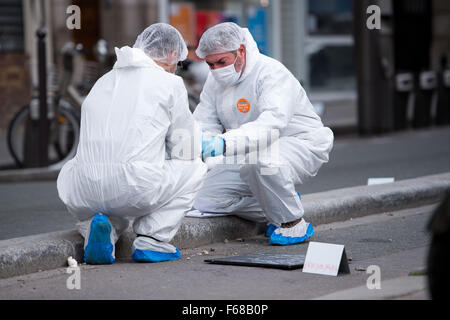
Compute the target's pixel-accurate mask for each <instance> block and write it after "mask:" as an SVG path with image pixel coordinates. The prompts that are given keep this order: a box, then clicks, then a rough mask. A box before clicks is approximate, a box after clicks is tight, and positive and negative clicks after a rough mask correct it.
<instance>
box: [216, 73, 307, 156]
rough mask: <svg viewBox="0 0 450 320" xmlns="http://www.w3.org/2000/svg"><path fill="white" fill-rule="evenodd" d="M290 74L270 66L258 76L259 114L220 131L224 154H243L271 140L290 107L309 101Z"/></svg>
mask: <svg viewBox="0 0 450 320" xmlns="http://www.w3.org/2000/svg"><path fill="white" fill-rule="evenodd" d="M292 78H293V76H292V75H291V74H289V73H286V72H281V71H279V72H278V70H274V71H273V73H272V74H270V75H267V76H266V77H264V78H263V79H261V81H260V83H259V84H258V86H257V88H258V89H257V90H258V91H259V92H260V95H259V98H258V102H257V108H258V111H259V113H260V114H259V116H258V118H257V119H256V120H254V121H251V122H247V123H245V124H243V125H241V126H240V127H239V128H237V129H232V130H229V131H227V132H226V133H225V134H223V138H224V139H225V143H226V155H227V156H233V155H240V154H246V153H249V152H252V151H256V150H257V148H258V147H259V148H261V146H268V145H270V144H271V143H274V142H275V141H276V140H277V139H278V138H279V137H280V136H281V134H280V133H281V131H282V130H283V129H284V128H286V126H287V125H288V124H289V122H290V121H291V119H292V116H293V114H294V110H295V109H297V108H302V107H303V104H304V103H309V100H308V99H307V98H306V93H305V91H304V90H303V88H302V87H301V86H300V84H299V83H298V81H296V80H295V79H292ZM305 98H306V100H305Z"/></svg>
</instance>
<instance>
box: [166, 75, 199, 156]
mask: <svg viewBox="0 0 450 320" xmlns="http://www.w3.org/2000/svg"><path fill="white" fill-rule="evenodd" d="M176 87H177V88H176V89H175V94H174V96H173V106H172V107H171V108H170V109H169V114H170V117H171V124H170V127H169V129H168V131H167V136H166V152H167V154H168V156H169V159H180V160H194V159H196V158H199V157H200V156H201V152H202V142H201V129H200V126H199V125H198V124H197V122H196V121H195V119H194V116H193V115H192V113H191V111H190V110H189V103H188V96H187V91H186V88H185V86H184V84H183V80H182V79H181V78H179V81H178V83H177V86H176Z"/></svg>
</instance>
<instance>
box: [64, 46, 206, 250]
mask: <svg viewBox="0 0 450 320" xmlns="http://www.w3.org/2000/svg"><path fill="white" fill-rule="evenodd" d="M116 55H117V62H116V64H115V65H114V68H113V69H112V70H111V71H110V72H108V73H107V74H105V75H104V76H103V77H101V78H100V79H99V80H98V81H97V82H96V84H95V85H94V87H93V88H92V90H91V91H90V93H89V95H88V96H87V97H86V99H85V101H84V103H83V105H82V114H81V134H80V142H79V145H78V149H77V153H76V156H75V157H74V158H73V159H72V160H70V161H68V162H67V163H66V164H65V165H64V167H63V168H62V170H61V172H60V174H59V176H58V180H57V188H58V193H59V197H60V198H61V200H62V201H63V202H64V204H65V205H66V206H67V208H68V210H69V212H70V213H71V214H72V215H74V216H75V218H76V219H78V220H79V221H80V223H79V224H78V227H79V230H80V232H81V234H82V235H83V236H85V238H86V232H87V230H88V227H89V221H90V219H91V218H92V217H93V216H94V215H95V214H96V213H98V212H100V213H104V214H106V215H107V216H108V218H109V219H110V221H111V224H112V226H113V227H114V228H113V229H114V231H115V232H112V236H111V238H114V239H111V240H112V241H113V243H114V242H116V241H117V238H118V236H119V235H120V233H122V232H123V231H124V229H125V228H126V227H127V226H128V223H129V220H128V218H135V219H134V223H133V229H134V232H136V233H137V234H141V235H146V236H151V237H153V238H155V239H157V240H159V241H162V242H169V241H170V240H171V239H172V238H173V236H174V235H175V233H176V232H177V230H178V228H179V226H180V224H181V221H182V218H183V217H184V215H185V213H186V212H187V211H189V210H190V209H191V208H192V205H193V201H194V197H195V194H196V193H197V191H198V190H199V189H200V187H201V184H202V181H203V179H204V176H205V174H206V165H205V164H204V163H203V162H202V161H201V158H200V153H201V136H200V135H201V133H200V128H199V127H198V126H196V123H195V121H194V118H193V116H192V114H191V112H190V111H189V106H188V100H187V93H186V89H185V87H184V84H183V80H182V79H181V78H180V77H178V76H176V75H174V74H171V73H168V72H165V71H164V69H163V68H161V67H160V66H158V65H157V64H156V63H155V62H154V61H153V60H152V59H151V58H149V57H148V56H147V55H146V54H145V53H144V52H143V51H142V50H141V49H138V48H130V47H127V46H126V47H123V48H121V49H117V48H116ZM141 238H144V237H141ZM138 239H139V238H138ZM86 241H87V239H85V242H86ZM134 247H135V248H134V249H142V250H147V249H148V248H146V246H145V241H144V242H142V241H141V243H140V244H139V243H136V241H135V243H134ZM151 249H152V250H154V247H152V248H151Z"/></svg>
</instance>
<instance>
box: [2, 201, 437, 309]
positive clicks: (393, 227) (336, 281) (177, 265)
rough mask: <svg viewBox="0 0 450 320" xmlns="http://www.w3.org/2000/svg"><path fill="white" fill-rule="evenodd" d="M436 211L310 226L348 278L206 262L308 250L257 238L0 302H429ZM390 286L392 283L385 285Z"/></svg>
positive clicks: (24, 291)
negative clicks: (339, 257)
mask: <svg viewBox="0 0 450 320" xmlns="http://www.w3.org/2000/svg"><path fill="white" fill-rule="evenodd" d="M434 208H435V207H434V206H426V207H421V208H415V209H408V210H402V211H397V212H392V213H386V214H378V215H373V216H366V217H363V218H357V219H353V220H349V221H345V222H338V223H333V224H327V225H320V226H318V227H316V229H315V234H314V235H313V237H312V238H311V241H317V242H327V243H334V244H343V245H345V250H346V253H347V257H348V259H349V263H350V264H349V267H350V274H340V275H338V276H337V277H334V276H324V275H318V274H310V273H304V272H302V269H296V270H289V271H287V270H279V269H269V268H259V267H258V268H255V267H243V266H225V265H213V264H208V263H205V262H204V260H205V259H209V258H218V257H225V256H232V255H245V254H249V253H285V254H306V252H307V249H308V242H307V243H302V244H299V245H294V246H283V247H282V246H271V245H269V244H268V239H267V238H265V237H263V236H258V237H252V238H246V239H239V240H233V241H228V242H223V243H215V244H211V245H208V246H203V247H199V248H194V249H186V250H180V251H181V254H182V258H181V260H179V261H170V262H163V263H156V264H145V263H135V262H133V261H132V260H130V259H123V260H118V261H116V262H115V263H114V264H113V265H104V266H92V265H85V264H81V266H80V272H79V275H80V278H79V279H80V282H79V284H80V285H79V289H77V288H76V287H75V288H73V287H72V289H68V287H67V279H68V278H69V277H70V274H68V273H66V268H60V269H55V270H50V271H43V272H38V273H34V274H30V275H24V276H18V277H13V278H9V279H2V280H0V299H8V300H9V299H57V300H59V299H63V300H65V299H69V300H70V299H169V300H171V299H176V300H178V299H181V300H184V299H188V300H195V299H199V300H216V299H219V300H235V299H238V300H241V299H244V300H304V299H314V298H321V297H323V296H324V295H329V294H333V293H334V294H338V296H339V297H340V298H341V299H355V296H354V295H353V296H352V295H351V294H349V293H348V292H347V293H346V291H343V290H347V289H350V288H359V289H358V290H359V291H358V294H357V298H358V299H371V298H372V297H377V298H382V299H428V292H427V287H426V277H425V276H423V271H424V270H425V267H426V256H427V252H428V246H429V243H430V236H429V234H428V232H427V231H426V225H427V223H428V221H429V218H430V216H431V214H432V211H433V209H434ZM369 266H378V267H379V270H380V272H379V276H380V277H379V279H380V286H381V289H372V290H369V288H368V287H367V281H368V278H369V276H370V275H371V274H369V273H367V270H369ZM413 274H414V275H415V276H413ZM393 281H394V283H395V286H390V285H389V284H390V283H392V282H393ZM69 282H70V281H69ZM71 283H72V284H75V282H71ZM411 284H413V286H412V287H411ZM167 311H168V312H173V310H167ZM180 312H181V311H180ZM341 312H342V311H341ZM349 312H350V311H349Z"/></svg>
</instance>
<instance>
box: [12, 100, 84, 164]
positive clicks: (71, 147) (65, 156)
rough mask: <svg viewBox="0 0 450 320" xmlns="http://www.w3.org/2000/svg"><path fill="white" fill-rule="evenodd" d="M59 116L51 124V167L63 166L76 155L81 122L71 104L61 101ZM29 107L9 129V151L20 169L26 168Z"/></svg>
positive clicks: (22, 110) (17, 117) (20, 113)
mask: <svg viewBox="0 0 450 320" xmlns="http://www.w3.org/2000/svg"><path fill="white" fill-rule="evenodd" d="M58 111H59V112H58V115H57V117H56V118H55V119H53V120H52V121H51V122H50V134H49V147H48V157H49V165H53V166H58V165H60V166H62V164H64V163H65V162H66V161H67V160H69V159H71V158H73V157H74V156H75V154H76V150H77V146H78V141H79V136H80V120H79V116H78V114H77V112H76V111H75V109H74V108H73V107H72V105H71V104H70V103H68V102H67V101H65V100H60V102H59V109H58ZM29 115H30V108H29V106H28V105H27V106H25V107H23V108H22V109H21V110H20V111H19V112H18V113H17V114H16V115H15V117H14V118H13V120H12V121H11V123H10V126H9V128H8V136H7V139H8V149H9V152H10V154H11V156H12V157H13V159H14V161H15V162H16V164H17V166H18V167H21V168H23V167H25V166H26V164H25V138H26V128H27V121H28V119H29Z"/></svg>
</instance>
